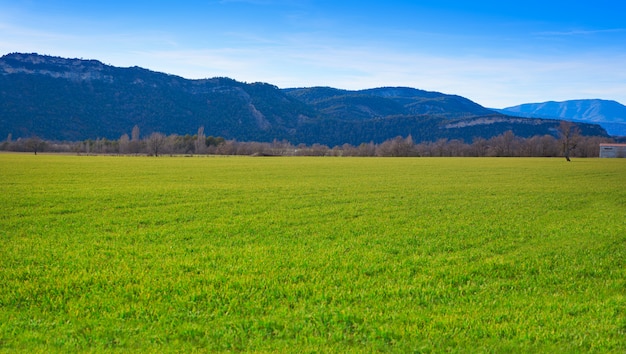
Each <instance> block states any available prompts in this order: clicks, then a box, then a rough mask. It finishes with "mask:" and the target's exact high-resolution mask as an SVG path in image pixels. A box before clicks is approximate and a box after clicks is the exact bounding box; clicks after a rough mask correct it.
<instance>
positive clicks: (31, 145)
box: [25, 136, 46, 155]
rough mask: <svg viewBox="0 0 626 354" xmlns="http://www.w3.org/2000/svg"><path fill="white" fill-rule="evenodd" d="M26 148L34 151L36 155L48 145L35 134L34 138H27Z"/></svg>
mask: <svg viewBox="0 0 626 354" xmlns="http://www.w3.org/2000/svg"><path fill="white" fill-rule="evenodd" d="M25 145H26V148H27V149H29V150H30V151H33V152H34V153H35V155H37V152H38V151H43V149H44V148H45V147H46V142H45V141H43V140H41V139H40V138H39V137H38V136H33V137H32V138H30V139H28V140H26V144H25Z"/></svg>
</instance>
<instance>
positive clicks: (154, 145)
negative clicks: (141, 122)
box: [146, 132, 167, 156]
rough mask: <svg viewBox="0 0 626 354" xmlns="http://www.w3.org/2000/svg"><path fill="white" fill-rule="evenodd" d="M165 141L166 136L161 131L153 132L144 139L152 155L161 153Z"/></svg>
mask: <svg viewBox="0 0 626 354" xmlns="http://www.w3.org/2000/svg"><path fill="white" fill-rule="evenodd" d="M166 141H167V137H166V136H165V135H163V134H161V133H156V132H155V133H152V134H150V136H149V137H148V139H147V140H146V144H147V146H148V151H149V152H150V154H152V155H154V156H159V153H161V150H162V149H163V147H164V146H165V143H166Z"/></svg>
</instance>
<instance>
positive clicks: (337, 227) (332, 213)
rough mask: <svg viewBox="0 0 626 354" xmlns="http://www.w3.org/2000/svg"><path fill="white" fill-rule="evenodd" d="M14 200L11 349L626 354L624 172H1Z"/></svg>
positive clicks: (220, 161)
mask: <svg viewBox="0 0 626 354" xmlns="http://www.w3.org/2000/svg"><path fill="white" fill-rule="evenodd" d="M0 183H1V184H0V203H1V205H2V214H1V216H0V351H21V352H28V351H41V352H50V351H53V352H54V351H56V352H67V351H77V350H78V351H84V350H88V351H92V350H94V351H100V350H102V351H108V350H116V349H119V350H124V351H147V352H167V351H182V352H189V351H193V350H199V351H222V350H230V351H261V352H267V351H276V352H312V351H317V352H329V351H332V352H345V351H351V352H371V351H391V352H442V351H444V352H447V351H451V352H457V351H458V352H555V351H558V352H587V351H593V352H624V351H626V188H625V187H626V160H624V159H574V161H572V162H571V163H567V162H565V161H564V160H563V159H523V158H517V159H506V158H484V159H472V158H465V159H463V158H458V159H457V158H404V159H402V158H398V159H396V158H303V157H301V158H252V157H160V158H148V157H111V156H62V155H41V154H40V155H37V156H35V155H22V154H0Z"/></svg>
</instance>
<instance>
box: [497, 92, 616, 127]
mask: <svg viewBox="0 0 626 354" xmlns="http://www.w3.org/2000/svg"><path fill="white" fill-rule="evenodd" d="M497 111H498V112H500V113H503V114H508V115H513V116H521V117H530V118H554V119H566V120H570V121H574V122H585V123H595V124H599V125H600V126H602V127H603V128H604V129H605V130H606V131H607V132H608V133H609V134H610V135H616V136H626V106H624V105H622V104H620V103H619V102H615V101H608V100H600V99H589V100H569V101H564V102H554V101H549V102H543V103H526V104H522V105H519V106H514V107H507V108H503V109H499V110H497Z"/></svg>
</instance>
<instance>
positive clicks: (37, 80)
mask: <svg viewBox="0 0 626 354" xmlns="http://www.w3.org/2000/svg"><path fill="white" fill-rule="evenodd" d="M558 124H559V122H558V121H557V120H550V119H521V118H515V117H509V116H506V115H503V114H500V113H496V112H494V111H492V110H489V109H486V108H484V107H482V106H480V105H478V104H476V103H475V102H472V101H470V100H468V99H466V98H463V97H460V96H455V95H446V94H442V93H438V92H428V91H423V90H418V89H412V88H404V87H386V88H376V89H369V90H361V91H347V90H339V89H334V88H328V87H326V88H324V87H315V88H304V89H284V90H281V89H279V88H277V87H276V86H273V85H270V84H265V83H253V84H247V83H242V82H238V81H235V80H232V79H229V78H213V79H204V80H188V79H184V78H181V77H178V76H174V75H168V74H164V73H158V72H153V71H150V70H146V69H142V68H139V67H131V68H118V67H113V66H109V65H105V64H103V63H101V62H99V61H96V60H81V59H65V58H58V57H50V56H42V55H38V54H20V53H13V54H9V55H5V56H3V57H1V58H0V137H5V136H8V135H9V134H11V135H12V136H13V138H14V139H18V138H21V137H23V138H26V137H30V136H34V135H36V136H39V137H41V138H43V139H48V140H72V141H79V140H85V139H95V138H108V139H118V138H119V137H120V136H121V135H123V134H129V133H130V131H131V130H132V128H133V126H135V125H137V126H138V127H139V128H140V131H141V135H142V136H146V135H148V134H150V133H151V132H155V131H158V132H162V133H165V134H179V135H184V134H194V133H195V132H196V131H197V129H198V128H199V127H200V126H203V127H204V132H205V134H206V135H213V136H221V137H224V138H226V139H237V140H240V141H272V140H274V139H277V140H283V139H285V140H288V141H290V142H292V143H294V144H299V143H305V144H314V143H320V144H326V145H330V146H333V145H341V144H344V143H349V144H353V145H358V144H360V143H363V142H365V143H367V142H370V141H372V142H382V141H385V140H387V139H391V138H394V137H396V136H399V135H400V136H407V135H409V134H411V135H412V137H413V140H414V141H416V142H419V141H434V140H437V139H442V138H445V139H461V140H465V141H468V142H469V141H471V140H472V139H474V138H476V137H482V138H490V137H493V136H496V135H499V134H502V133H504V132H505V131H507V130H512V131H513V132H514V133H515V134H516V135H518V136H522V137H529V136H533V135H545V134H552V135H555V134H556V133H555V132H556V127H557V126H558ZM580 127H581V130H582V132H583V133H584V134H586V135H600V136H605V135H606V132H605V131H604V130H602V129H601V128H600V127H599V126H597V125H592V124H581V125H580ZM0 139H1V138H0Z"/></svg>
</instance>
